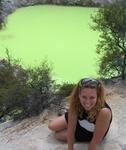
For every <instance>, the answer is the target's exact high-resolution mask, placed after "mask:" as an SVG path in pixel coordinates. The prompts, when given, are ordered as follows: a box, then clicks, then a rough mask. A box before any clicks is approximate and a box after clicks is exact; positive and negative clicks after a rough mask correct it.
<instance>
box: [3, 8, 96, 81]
mask: <svg viewBox="0 0 126 150" xmlns="http://www.w3.org/2000/svg"><path fill="white" fill-rule="evenodd" d="M95 12H96V8H84V7H64V6H51V5H43V6H32V7H26V8H20V9H17V10H16V11H15V12H14V13H13V14H11V15H9V17H8V22H7V27H6V28H5V29H4V30H3V31H0V56H3V55H5V48H8V49H9V51H10V54H11V55H12V56H13V57H14V58H18V59H21V61H22V63H23V65H24V66H25V67H27V66H29V65H30V66H34V65H38V64H39V63H40V62H41V61H42V60H43V59H44V58H45V57H46V58H47V59H48V60H49V62H50V63H51V64H53V68H54V69H53V76H54V78H55V79H58V80H63V81H72V82H73V81H78V80H79V79H80V78H82V77H85V76H97V72H96V70H97V67H96V60H97V59H96V58H97V56H96V52H95V49H96V44H97V40H98V33H96V32H94V31H92V30H91V29H90V26H89V24H91V18H90V15H91V14H94V13H95Z"/></svg>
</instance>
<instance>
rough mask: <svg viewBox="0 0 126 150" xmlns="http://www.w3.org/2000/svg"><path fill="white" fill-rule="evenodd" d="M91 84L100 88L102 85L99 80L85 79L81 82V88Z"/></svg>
mask: <svg viewBox="0 0 126 150" xmlns="http://www.w3.org/2000/svg"><path fill="white" fill-rule="evenodd" d="M89 84H91V85H93V86H98V85H99V84H100V82H99V81H98V80H96V79H92V78H84V79H81V80H80V81H79V87H84V86H86V85H89Z"/></svg>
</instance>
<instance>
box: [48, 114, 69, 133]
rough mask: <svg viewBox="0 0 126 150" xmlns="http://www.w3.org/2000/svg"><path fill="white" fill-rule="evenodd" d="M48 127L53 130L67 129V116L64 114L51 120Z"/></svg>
mask: <svg viewBox="0 0 126 150" xmlns="http://www.w3.org/2000/svg"><path fill="white" fill-rule="evenodd" d="M48 128H49V129H50V130H52V131H60V130H64V129H67V122H66V119H65V116H64V115H62V116H60V117H57V118H56V119H54V120H52V121H50V122H49V124H48Z"/></svg>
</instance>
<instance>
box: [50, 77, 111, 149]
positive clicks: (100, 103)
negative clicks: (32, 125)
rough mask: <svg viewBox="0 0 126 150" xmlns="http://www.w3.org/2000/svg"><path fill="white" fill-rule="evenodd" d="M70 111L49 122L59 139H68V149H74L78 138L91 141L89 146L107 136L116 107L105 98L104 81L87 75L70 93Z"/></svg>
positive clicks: (92, 147)
mask: <svg viewBox="0 0 126 150" xmlns="http://www.w3.org/2000/svg"><path fill="white" fill-rule="evenodd" d="M69 100H70V108H69V111H68V112H66V113H65V114H64V115H62V116H60V117H58V118H56V119H55V120H53V121H52V122H50V123H49V125H48V127H49V129H51V130H53V131H55V137H56V139H58V140H62V141H67V143H68V150H73V149H74V148H73V144H74V141H75V140H76V141H83V142H90V143H89V145H88V150H96V146H97V145H98V144H99V143H100V142H101V141H102V140H103V138H104V137H105V136H106V134H107V132H108V130H109V127H110V124H111V121H112V111H111V108H110V107H109V106H108V104H107V103H106V102H105V99H104V88H103V84H102V83H101V82H100V81H99V80H96V79H93V78H84V79H81V80H80V81H79V83H78V84H77V85H76V86H75V88H74V90H73V92H72V93H71V95H70V97H69Z"/></svg>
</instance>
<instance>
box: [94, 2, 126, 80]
mask: <svg viewBox="0 0 126 150" xmlns="http://www.w3.org/2000/svg"><path fill="white" fill-rule="evenodd" d="M91 18H92V20H93V23H94V24H93V25H92V26H91V28H92V29H93V30H95V31H99V32H100V35H99V41H98V44H97V48H96V52H97V54H99V61H98V63H99V74H100V75H101V76H102V77H105V78H106V77H107V78H108V77H113V76H121V77H122V79H125V78H126V77H125V75H126V3H125V2H124V1H121V2H116V3H113V4H108V5H104V6H102V7H100V8H99V9H98V11H97V13H96V14H95V16H91Z"/></svg>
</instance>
